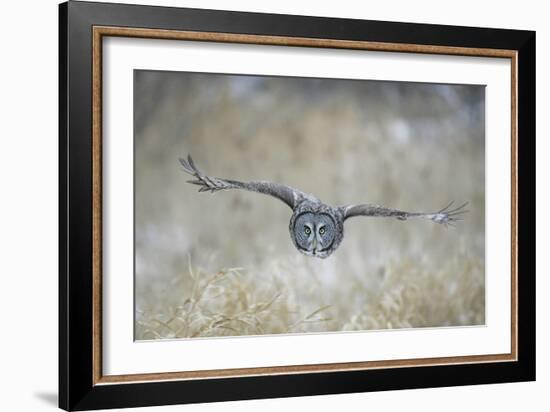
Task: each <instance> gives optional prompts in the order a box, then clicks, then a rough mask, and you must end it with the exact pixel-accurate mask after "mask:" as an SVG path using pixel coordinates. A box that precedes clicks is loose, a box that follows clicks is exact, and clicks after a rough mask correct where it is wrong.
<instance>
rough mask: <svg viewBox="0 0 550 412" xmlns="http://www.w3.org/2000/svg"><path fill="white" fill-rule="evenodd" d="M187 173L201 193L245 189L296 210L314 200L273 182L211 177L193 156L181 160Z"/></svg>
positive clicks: (302, 193)
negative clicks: (300, 203) (307, 200)
mask: <svg viewBox="0 0 550 412" xmlns="http://www.w3.org/2000/svg"><path fill="white" fill-rule="evenodd" d="M179 161H180V163H181V165H182V166H183V169H184V170H185V172H187V173H189V174H190V175H191V176H193V177H194V178H195V179H194V180H188V181H187V182H188V183H191V184H194V185H198V186H200V189H199V192H212V193H214V192H217V191H219V190H227V189H244V190H248V191H251V192H257V193H262V194H264V195H269V196H273V197H275V198H277V199H279V200H282V201H283V202H285V203H286V204H287V205H288V206H290V208H292V209H294V207H295V206H296V204H298V203H299V202H300V201H301V200H303V199H304V198H312V196H310V195H308V194H306V193H304V192H301V191H300V190H297V189H294V188H292V187H290V186H285V185H281V184H278V183H273V182H260V181H253V182H239V181H237V180H229V179H220V178H218V177H210V176H206V175H205V174H203V173H202V172H201V171H200V170H199V169H197V167H196V166H195V163H194V162H193V159H192V158H191V155H188V156H187V159H182V158H180V159H179Z"/></svg>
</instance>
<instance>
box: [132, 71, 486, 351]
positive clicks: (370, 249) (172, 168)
mask: <svg viewBox="0 0 550 412" xmlns="http://www.w3.org/2000/svg"><path fill="white" fill-rule="evenodd" d="M134 195H135V199H134V200H135V222H134V225H135V226H134V232H135V255H134V259H135V261H134V269H135V325H134V332H135V339H136V340H155V339H189V338H215V337H228V336H247V335H271V334H302V333H328V332H340V333H341V332H350V331H369V330H381V329H403V328H433V327H459V326H461V327H464V326H475V325H484V324H485V87H484V86H483V85H459V84H431V83H413V82H395V81H394V82H392V81H380V80H348V79H328V78H301V77H281V76H261V75H236V74H213V73H194V72H169V71H149V70H134Z"/></svg>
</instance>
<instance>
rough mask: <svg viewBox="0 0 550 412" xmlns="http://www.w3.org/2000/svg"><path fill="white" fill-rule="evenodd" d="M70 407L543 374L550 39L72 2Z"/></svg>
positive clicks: (66, 184)
mask: <svg viewBox="0 0 550 412" xmlns="http://www.w3.org/2000/svg"><path fill="white" fill-rule="evenodd" d="M59 11H60V35H59V41H60V48H59V50H60V66H59V67H60V69H59V75H60V81H59V85H60V111H59V113H60V114H59V116H60V145H59V147H60V157H59V158H60V173H59V176H60V202H59V204H60V248H59V250H60V259H59V262H60V273H59V298H60V303H59V305H60V309H59V325H60V327H59V331H60V332H59V333H60V339H59V342H60V345H59V351H60V356H59V359H60V367H59V371H60V372H59V373H60V376H59V392H60V396H59V403H60V407H61V408H63V409H66V410H88V409H102V408H114V407H133V406H147V405H163V404H177V403H191V402H215V401H224V400H237V399H253V398H268V397H289V396H303V395H316V394H333V393H346V392H359V391H379V390H391V389H401V388H425V387H437V386H451V385H471V384H483V383H497V382H514V381H527V380H534V379H535V256H534V255H535V188H534V187H535V186H534V185H535V33H534V32H531V31H515V30H505V29H488V28H471V27H454V26H440V25H426V24H409V23H394V22H380V21H363V20H351V19H333V18H318V17H306V16H290V15H269V14H256V13H242V12H228V11H214V10H199V9H181V8H168V7H166V8H165V7H149V6H134V5H121V4H107V3H86V2H74V1H71V2H68V3H64V4H61V5H60V9H59Z"/></svg>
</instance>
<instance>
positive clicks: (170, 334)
mask: <svg viewBox="0 0 550 412" xmlns="http://www.w3.org/2000/svg"><path fill="white" fill-rule="evenodd" d="M464 258H465V257H464V256H456V257H455V258H453V259H452V260H450V261H449V262H448V264H447V265H446V266H444V267H441V268H438V269H435V270H434V268H430V267H429V265H418V264H417V263H416V262H414V261H412V260H405V261H399V262H392V263H390V264H388V265H387V266H385V267H384V268H383V269H380V270H378V271H377V273H375V274H374V277H375V280H376V281H375V282H373V284H372V285H360V284H358V282H351V284H349V285H347V286H348V287H347V288H346V289H347V290H345V291H340V292H339V294H343V295H346V297H347V298H346V299H345V300H343V299H338V300H337V303H336V305H330V304H322V305H320V306H318V307H313V306H310V307H309V308H308V306H307V305H301V304H300V303H301V300H302V299H303V298H304V297H306V298H308V299H313V300H315V295H316V293H315V290H316V289H317V287H319V284H320V281H319V279H318V278H317V277H316V276H315V273H309V276H308V278H310V279H311V284H310V285H309V288H308V287H307V285H305V287H304V285H303V284H300V283H301V282H297V281H292V279H293V277H292V273H295V266H294V267H293V265H292V264H290V265H289V264H288V263H290V262H286V263H287V264H285V263H284V262H279V263H278V264H276V265H274V264H272V265H270V266H271V270H273V273H276V275H273V276H272V279H271V282H269V283H267V284H266V283H264V282H258V273H259V272H261V271H262V270H265V269H266V268H250V269H249V270H246V269H244V268H227V269H221V270H219V271H218V272H216V273H208V272H206V271H205V270H204V269H201V268H197V267H192V265H191V264H189V267H188V270H187V271H186V272H185V274H184V275H182V277H181V279H176V280H175V281H174V282H173V283H172V284H171V285H170V288H171V289H172V290H174V289H175V290H179V289H180V288H181V290H182V291H183V292H182V295H181V298H180V299H179V300H178V299H177V294H176V295H175V296H176V298H175V299H174V300H173V301H170V300H167V299H166V298H167V296H169V294H167V293H166V292H165V291H161V293H160V294H159V296H149V299H150V300H151V302H149V303H150V306H149V309H148V310H139V311H138V313H137V319H136V339H138V340H142V339H174V338H195V337H215V336H240V335H263V334H278V333H304V332H319V331H323V332H329V331H344V330H347V331H352V330H379V329H391V328H418V327H437V326H456V325H478V324H483V323H484V321H485V314H484V307H485V306H484V301H485V298H484V295H485V293H484V292H485V288H484V282H483V275H482V274H483V273H484V266H483V262H482V260H478V261H473V260H472V259H469V260H468V264H466V265H464V262H463V259H464ZM293 263H294V264H295V263H296V262H293ZM293 268H294V270H293ZM305 269H306V270H311V269H312V268H309V269H308V268H305ZM289 270H291V271H292V272H288V273H287V272H286V271H289ZM264 275H265V274H264ZM455 275H457V276H455ZM453 277H455V279H454V280H451V279H452V278H453ZM260 278H261V279H265V276H262V277H260ZM316 278H317V279H316ZM314 279H316V280H317V281H316V282H315V281H314ZM295 288H298V289H295ZM185 291H188V292H187V293H185ZM426 291H429V293H426ZM300 295H302V296H300ZM308 295H309V296H308ZM154 302H156V304H155V303H154ZM159 302H161V303H160V304H159ZM355 302H364V303H363V304H360V305H358V306H356V304H355ZM146 306H147V305H146ZM306 309H307V310H306Z"/></svg>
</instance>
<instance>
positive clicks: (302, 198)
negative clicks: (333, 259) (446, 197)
mask: <svg viewBox="0 0 550 412" xmlns="http://www.w3.org/2000/svg"><path fill="white" fill-rule="evenodd" d="M179 161H180V163H181V165H182V166H183V168H184V170H185V172H187V173H189V174H190V175H191V176H193V177H194V180H189V181H188V183H191V184H194V185H197V186H200V188H199V192H212V193H214V192H218V191H220V190H228V189H242V190H248V191H250V192H257V193H262V194H265V195H269V196H272V197H274V198H277V199H279V200H281V201H283V202H284V203H286V204H287V205H288V206H289V207H290V208H291V209H292V216H291V218H290V225H289V231H290V238H291V239H292V242H293V243H294V246H295V247H296V249H298V250H299V251H300V252H302V253H304V254H306V255H308V256H315V257H319V258H326V257H327V256H330V254H332V252H334V251H335V250H336V249H337V248H338V246H339V245H340V243H341V242H342V239H343V238H344V221H345V220H346V219H348V218H350V217H356V216H371V217H394V218H396V219H398V220H407V219H410V218H422V219H428V220H431V221H432V222H435V223H439V224H443V225H445V226H454V222H456V221H458V220H461V216H462V214H464V213H466V212H467V210H465V207H466V205H467V204H468V203H467V202H466V203H464V204H462V205H461V206H459V207H456V208H451V207H452V205H453V203H454V202H451V203H449V204H448V205H447V206H446V207H444V208H443V209H441V210H439V211H437V212H431V213H423V212H405V211H403V210H398V209H391V208H387V207H383V206H378V205H372V204H359V205H346V206H337V207H333V206H330V205H327V204H325V203H323V202H321V201H320V200H319V199H317V198H316V197H315V196H312V195H310V194H308V193H304V192H302V191H300V190H297V189H294V188H292V187H290V186H286V185H282V184H278V183H273V182H264V181H252V182H240V181H237V180H229V179H221V178H218V177H211V176H206V175H205V174H203V173H202V172H201V171H200V170H199V169H198V168H197V167H196V166H195V163H194V162H193V159H192V158H191V155H189V156H187V159H182V158H180V159H179Z"/></svg>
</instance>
